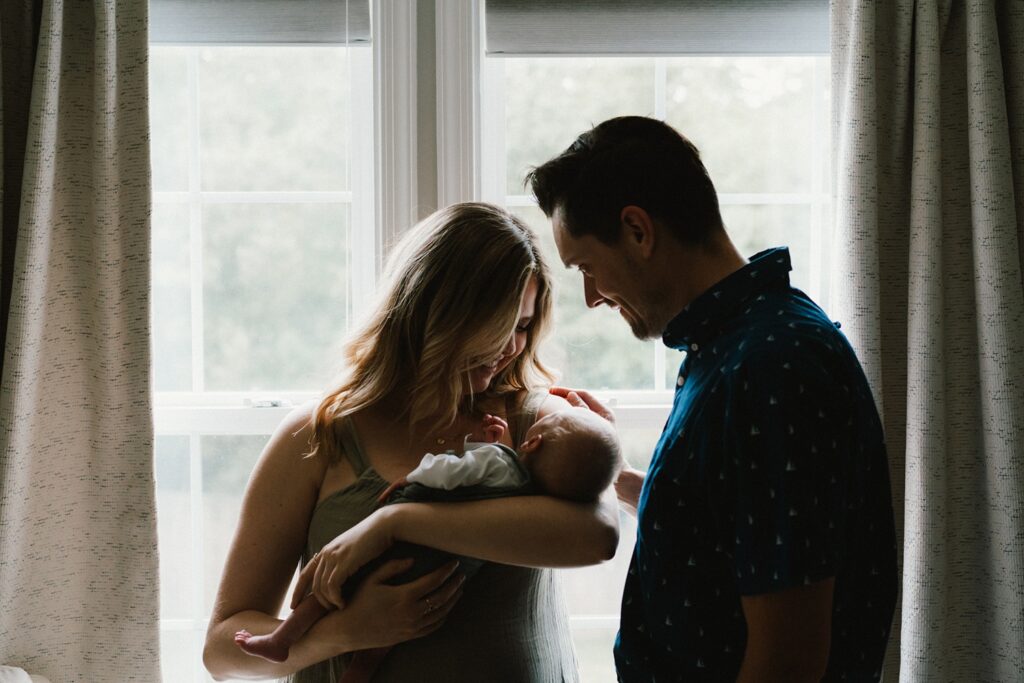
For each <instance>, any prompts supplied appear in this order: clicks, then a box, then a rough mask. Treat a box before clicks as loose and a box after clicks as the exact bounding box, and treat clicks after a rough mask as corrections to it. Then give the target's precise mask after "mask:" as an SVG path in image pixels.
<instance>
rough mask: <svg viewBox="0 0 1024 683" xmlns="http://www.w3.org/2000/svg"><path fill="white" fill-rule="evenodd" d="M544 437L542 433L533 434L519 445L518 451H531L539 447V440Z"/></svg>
mask: <svg viewBox="0 0 1024 683" xmlns="http://www.w3.org/2000/svg"><path fill="white" fill-rule="evenodd" d="M543 439H544V436H543V435H542V434H534V435H533V436H531V437H530V438H529V439H527V440H526V441H524V442H523V445H522V446H520V447H519V452H520V453H533V452H534V451H535V450H537V449H538V448H540V442H541V441H542V440H543Z"/></svg>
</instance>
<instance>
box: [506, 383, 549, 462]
mask: <svg viewBox="0 0 1024 683" xmlns="http://www.w3.org/2000/svg"><path fill="white" fill-rule="evenodd" d="M547 397H548V392H547V391H543V390H541V391H531V392H529V393H528V394H526V397H525V398H524V399H523V402H522V403H520V404H519V405H518V406H515V405H514V401H515V398H514V396H511V397H509V402H510V403H513V405H512V406H510V409H509V410H508V415H509V417H510V418H511V423H512V424H511V427H512V444H513V446H514V447H515V448H519V444H521V443H523V442H524V441H526V432H527V431H529V429H530V427H532V426H533V423H534V422H536V421H537V411H538V410H540V406H541V404H542V403H544V399H546V398H547Z"/></svg>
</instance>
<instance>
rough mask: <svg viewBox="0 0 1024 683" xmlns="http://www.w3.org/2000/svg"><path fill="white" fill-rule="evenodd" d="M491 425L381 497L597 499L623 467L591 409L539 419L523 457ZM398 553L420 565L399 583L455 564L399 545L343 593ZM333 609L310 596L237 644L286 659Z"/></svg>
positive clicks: (494, 422)
mask: <svg viewBox="0 0 1024 683" xmlns="http://www.w3.org/2000/svg"><path fill="white" fill-rule="evenodd" d="M485 421H486V423H487V425H488V426H487V429H486V435H487V438H488V439H489V440H490V443H475V442H464V452H463V453H462V454H456V453H452V452H448V453H441V454H436V455H435V454H433V453H427V454H426V455H424V456H423V459H422V460H421V461H420V464H419V466H417V467H416V469H414V470H413V471H412V472H410V473H409V474H408V475H407V476H405V477H404V478H402V479H400V480H398V481H396V482H394V483H393V484H391V486H390V487H388V489H387V490H386V491H384V493H383V494H381V496H380V498H379V502H380V503H382V504H387V505H392V504H396V503H405V502H414V501H415V502H430V501H449V502H450V501H455V500H460V501H461V500H479V499H483V498H494V497H499V496H508V495H526V494H532V493H544V494H547V495H551V496H555V497H558V498H564V499H567V500H573V501H579V502H586V501H594V500H596V499H597V497H598V496H599V495H600V494H601V492H603V491H604V490H605V489H606V488H608V486H609V485H611V483H612V481H613V479H614V478H615V475H616V474H617V473H618V471H619V469H620V467H621V465H622V457H621V454H620V451H619V441H618V437H617V435H616V433H615V429H614V428H613V427H612V425H611V424H610V423H609V422H608V421H607V420H605V419H604V418H602V417H599V416H598V415H596V414H595V413H593V412H591V411H589V410H587V409H585V408H568V409H565V410H561V411H558V412H555V413H551V414H550V415H547V416H545V417H544V418H542V419H540V420H538V421H537V422H535V423H534V424H533V426H532V427H530V429H529V431H527V432H526V441H524V442H523V444H522V445H521V446H520V447H519V453H518V455H517V454H516V452H515V451H513V450H512V449H511V448H509V447H508V446H505V445H503V444H501V443H498V441H499V440H500V439H501V437H502V435H503V434H504V432H505V430H506V429H507V428H508V425H507V424H506V423H505V421H504V420H502V419H501V418H496V417H493V416H487V417H486V418H485ZM396 556H397V557H410V556H411V557H414V558H415V562H414V564H413V567H412V568H411V569H409V570H408V571H406V572H404V573H403V574H402V575H400V576H399V577H397V578H396V580H395V581H394V583H395V584H402V583H406V582H408V581H412V580H414V579H416V578H418V577H420V576H423V575H425V574H427V573H429V572H430V571H433V570H434V569H436V568H437V567H440V566H441V565H442V564H444V563H445V562H447V561H449V560H450V559H451V555H449V554H448V553H443V552H441V551H438V550H434V549H432V548H424V547H423V546H415V545H412V544H407V543H401V544H396V545H395V546H394V547H393V548H392V550H391V551H389V552H387V553H385V554H384V555H382V556H381V557H380V558H378V560H377V561H375V562H373V563H371V564H369V565H366V566H365V567H363V568H362V569H361V570H360V571H359V572H357V573H356V574H355V575H354V576H352V577H351V578H350V579H349V580H348V581H346V583H345V586H344V591H345V592H346V593H351V591H352V590H353V589H354V588H355V586H356V585H357V584H358V583H359V582H360V581H361V580H362V578H363V577H364V576H365V575H366V574H368V573H369V571H371V570H372V569H373V568H375V567H376V566H379V564H380V563H381V562H383V561H386V560H389V559H394V558H395V557H396ZM481 565H482V562H481V561H479V560H475V559H472V558H466V559H461V558H460V569H461V570H462V571H463V573H465V574H466V575H467V577H468V576H469V575H470V574H472V573H474V572H475V571H476V570H477V569H479V567H480V566H481ZM327 612H328V610H327V608H325V607H323V606H322V605H321V604H320V602H319V601H317V599H316V598H315V597H313V596H312V595H307V596H306V597H305V599H303V600H302V602H300V603H299V604H298V606H296V608H295V610H294V611H292V613H291V614H290V615H289V616H288V617H287V618H286V619H285V620H284V621H283V622H282V623H281V624H280V625H279V626H278V627H277V629H276V630H274V631H273V632H272V633H269V634H267V635H265V636H253V635H251V634H250V633H249V632H248V631H239V632H238V633H236V634H235V643H237V644H238V646H239V647H240V648H242V649H243V650H245V651H246V652H248V653H249V654H252V655H256V656H259V657H264V658H265V659H269V660H271V661H275V662H281V661H284V660H286V659H287V658H288V651H289V649H290V647H291V646H292V644H294V643H295V642H296V641H297V640H298V639H299V638H300V637H302V635H303V634H304V633H305V632H306V631H307V630H308V629H309V628H310V627H311V626H312V625H313V624H314V623H315V622H316V621H317V620H318V619H320V618H321V617H322V616H323V615H324V614H326V613H327ZM389 650H390V648H377V649H374V650H363V651H360V652H356V653H354V655H353V658H352V660H351V662H350V663H349V666H348V667H346V669H345V672H344V673H343V674H342V676H341V678H340V679H339V682H340V683H356V682H357V681H359V682H365V681H369V680H370V678H371V677H372V675H373V673H374V671H376V669H377V666H378V665H379V664H380V662H381V661H382V660H383V658H384V656H385V655H386V654H387V653H388V651H389Z"/></svg>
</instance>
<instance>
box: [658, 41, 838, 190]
mask: <svg viewBox="0 0 1024 683" xmlns="http://www.w3.org/2000/svg"><path fill="white" fill-rule="evenodd" d="M819 59H826V58H821V57H681V58H674V59H669V60H667V66H666V77H667V82H666V87H665V120H666V122H667V123H669V124H670V125H672V126H673V127H674V128H676V130H678V131H680V132H681V133H683V135H685V136H687V137H688V138H690V140H691V141H693V143H694V144H695V145H697V147H698V149H700V151H701V158H702V159H703V160H704V164H705V166H707V168H708V172H709V173H710V174H711V178H712V180H713V181H714V183H715V188H716V189H717V190H718V191H719V192H810V191H811V189H812V187H811V185H812V171H813V168H814V159H813V157H812V151H813V149H814V148H813V135H814V131H815V128H814V120H813V116H812V110H813V107H812V104H813V100H812V98H813V96H814V67H815V61H816V60H819ZM826 131H827V128H826V129H822V130H821V131H820V132H821V134H822V135H824V134H825V133H826Z"/></svg>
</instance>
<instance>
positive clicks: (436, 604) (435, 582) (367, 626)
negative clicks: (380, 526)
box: [324, 559, 465, 650]
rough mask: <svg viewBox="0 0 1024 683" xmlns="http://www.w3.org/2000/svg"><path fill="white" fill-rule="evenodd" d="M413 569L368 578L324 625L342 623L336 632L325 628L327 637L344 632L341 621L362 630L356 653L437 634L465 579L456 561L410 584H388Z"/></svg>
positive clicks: (394, 568) (389, 569)
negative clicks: (346, 604) (432, 633)
mask: <svg viewBox="0 0 1024 683" xmlns="http://www.w3.org/2000/svg"><path fill="white" fill-rule="evenodd" d="M411 566H412V560H409V559H405V560H392V561H390V562H385V563H384V564H383V565H381V566H380V567H379V568H378V569H377V570H376V571H374V572H373V573H372V574H370V575H369V576H367V577H366V579H365V580H364V581H363V582H362V583H361V584H360V585H359V587H358V588H357V589H356V592H355V593H354V594H353V595H352V599H351V600H350V601H349V604H348V607H346V608H345V610H344V611H343V612H337V611H333V612H330V613H328V614H327V616H326V617H324V620H335V619H336V620H338V624H337V626H338V628H333V627H332V625H331V624H330V623H328V624H325V627H327V628H326V631H327V632H331V631H335V630H338V629H340V627H341V622H342V621H348V622H349V623H350V624H358V625H359V628H358V631H353V635H354V636H355V638H354V639H353V641H352V642H351V643H350V644H349V646H350V647H351V648H353V649H359V650H365V649H369V648H375V647H389V646H391V645H395V644H396V643H402V642H405V641H407V640H412V639H414V638H420V637H422V636H425V635H427V634H428V633H431V632H432V631H435V630H437V629H438V628H440V627H441V625H442V624H444V621H445V619H446V618H447V617H448V614H449V612H451V610H452V608H453V607H455V603H457V602H458V601H459V598H461V597H462V591H463V588H462V584H463V582H464V581H465V576H464V575H463V574H462V572H459V571H457V568H458V562H457V561H454V560H453V561H452V562H449V563H448V564H446V565H444V566H442V567H440V568H439V569H436V570H434V571H433V572H431V573H429V574H427V575H425V576H422V577H420V578H418V579H416V580H414V581H410V582H409V583H404V584H401V585H399V586H392V585H389V584H388V582H389V581H390V580H391V579H393V578H394V577H396V576H398V575H399V574H401V573H402V572H404V571H406V570H407V569H409V567H411Z"/></svg>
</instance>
